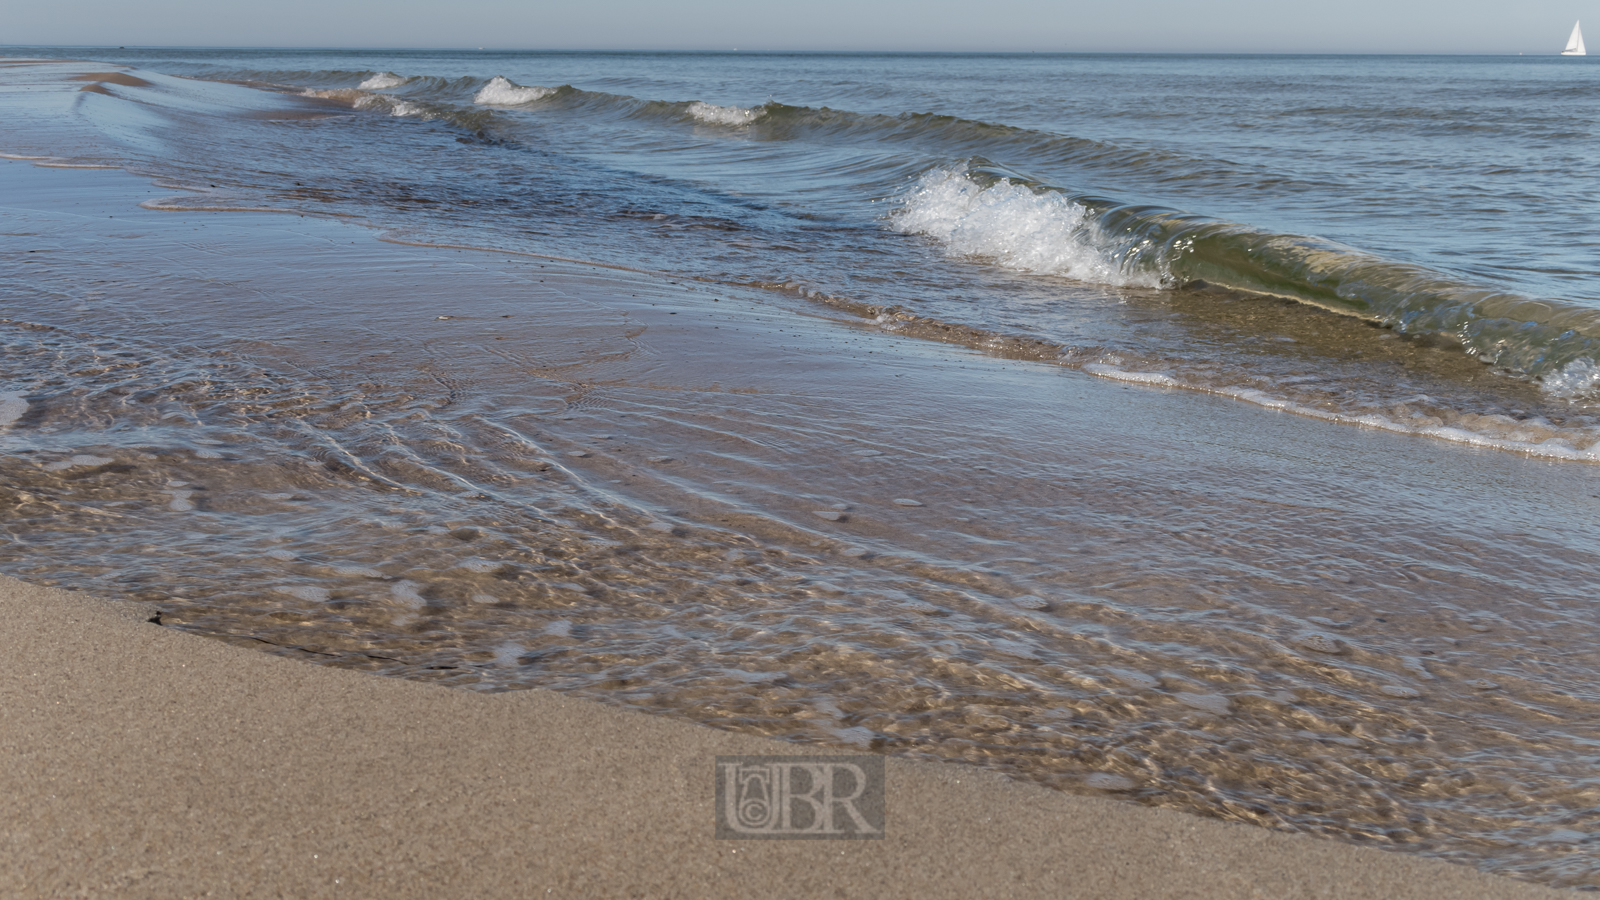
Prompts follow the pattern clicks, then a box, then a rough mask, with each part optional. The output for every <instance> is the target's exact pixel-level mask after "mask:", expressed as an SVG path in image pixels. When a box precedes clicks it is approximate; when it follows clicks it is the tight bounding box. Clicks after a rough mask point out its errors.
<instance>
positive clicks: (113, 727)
mask: <svg viewBox="0 0 1600 900" xmlns="http://www.w3.org/2000/svg"><path fill="white" fill-rule="evenodd" d="M0 612H3V615H4V617H5V620H6V622H7V626H6V628H5V629H4V630H3V631H0V642H3V644H0V647H3V650H0V716H3V721H4V728H3V731H0V734H3V735H4V737H0V741H3V742H4V753H5V754H6V756H7V757H9V759H10V760H11V764H10V765H7V766H5V767H0V796H4V797H6V798H7V800H6V802H5V807H6V816H5V825H4V826H0V828H4V831H3V832H0V848H3V852H4V855H5V857H6V858H7V859H8V860H9V862H8V864H7V865H6V866H5V867H0V893H5V894H6V895H7V896H13V897H46V896H78V895H84V896H95V895H99V894H102V893H114V894H115V895H116V896H119V897H189V896H203V895H215V894H224V895H232V896H243V895H273V896H294V897H308V898H309V897H324V896H374V897H376V896H382V897H393V898H406V897H419V898H421V897H438V896H443V895H450V896H475V897H530V896H648V897H748V896H797V897H798V896H823V895H831V896H871V897H921V898H941V897H952V898H959V897H973V896H1013V897H1059V896H1063V895H1064V894H1070V895H1071V896H1079V897H1099V898H1107V900H1113V898H1124V897H1126V898H1135V897H1138V898H1165V897H1173V898H1177V897H1246V896H1262V897H1274V898H1296V897H1326V898H1338V897H1349V898H1370V897H1386V898H1393V900H1410V898H1419V900H1420V898H1431V897H1438V898H1445V897H1450V898H1508V900H1509V898H1522V897H1527V898H1533V897H1558V896H1564V894H1563V893H1562V892H1558V891H1555V890H1553V889H1549V888H1543V887H1539V886H1537V885H1532V884H1527V883H1523V882H1518V881H1513V880H1511V879H1508V878H1503V877H1499V876H1493V875H1486V874H1483V873H1480V872H1477V871H1475V870H1473V869H1471V868H1468V867H1466V866H1459V865H1453V864H1450V863H1446V862H1442V861H1438V860H1431V859H1421V858H1416V857H1411V856H1404V855H1401V854H1396V853H1386V852H1383V851H1379V850H1375V849H1366V848H1360V847H1353V846H1349V845H1347V844H1342V843H1338V842H1335V841H1327V840H1320V839H1317V838H1312V837H1307V836H1302V835H1289V834H1282V833H1276V832H1271V831H1267V830H1265V829H1260V828H1251V827H1246V826H1240V825H1230V824H1226V823H1222V822H1216V821H1210V820H1205V819H1200V818H1195V817H1192V816H1188V815H1185V814H1182V813H1177V812H1173V811H1169V810H1158V809H1147V808H1144V807H1139V806H1135V805H1131V804H1124V803H1118V802H1115V801H1112V800H1106V799H1099V798H1093V797H1074V796H1069V795H1066V794H1062V793H1059V792H1056V791H1051V790H1048V789H1044V788H1038V787H1033V786H1029V785H1024V784H1018V783H1015V782H1012V781H1009V780H1008V779H1005V778H1003V777H1001V776H999V775H996V774H993V773H989V772H984V771H981V770H977V769H973V768H970V767H967V766H960V765H939V764H933V763H920V762H913V761H907V760H903V759H898V758H893V757H891V758H889V759H887V760H886V763H887V785H888V796H887V800H886V807H887V813H888V821H887V827H886V831H887V835H886V837H885V839H884V840H882V841H838V842H835V841H718V840H714V839H713V838H712V834H713V827H712V812H713V811H712V801H713V794H714V791H713V789H712V784H711V781H712V758H713V757H715V756H716V755H718V754H724V755H726V754H763V755H766V754H780V755H782V754H793V753H795V752H797V751H798V750H799V749H800V748H798V747H797V746H796V745H794V744H787V743H779V742H775V741H767V740H763V739H760V738H755V737H749V736H745V735H737V734H731V733H727V732H721V731H715V730H712V729H709V728H704V727H701V726H697V725H693V724H689V723H685V722H680V721H675V720H669V719H664V718H659V717H653V716H646V715H643V714H640V713H634V712H628V711H624V710H617V709H612V708H609V707H605V706H602V705H600V704H598V703H594V702H591V701H585V700H579V699H573V698H569V697H564V696H561V695H559V694H556V693H553V692H549V691H540V690H534V691H524V692H515V693H507V694H489V695H484V694H474V693H469V692H464V691H453V690H449V689H446V688H440V687H434V686H430V685H425V684H417V683H414V682H408V681H401V680H396V679H387V678H379V677H374V676H369V675H364V674H361V673H355V672H347V671H340V670H337V669H329V668H325V667H318V666H310V665H305V664H302V663H298V662H295V661H291V660H284V659H277V658H273V657H271V656H268V655H267V654H263V653H257V652H252V651H249V650H243V649H240V648H236V647H230V646H226V645H224V644H222V643H221V642H218V641H208V640H204V639H202V638H200V637H197V636H194V635H186V634H180V633H177V632H174V631H172V630H171V629H167V628H162V627H160V626H157V625H152V624H149V623H148V622H147V621H146V619H147V618H148V617H149V615H150V608H149V607H147V606H142V605H140V604H136V603H128V602H112V601H104V600H99V599H96V598H93V597H88V596H84V595H81V594H74V593H70V592H67V591H62V590H58V589H54V588H46V587H40V586H36V585H29V584H25V583H22V582H19V581H16V580H14V579H10V578H3V579H0ZM810 752H818V753H834V752H837V751H829V750H824V749H813V750H811V751H810Z"/></svg>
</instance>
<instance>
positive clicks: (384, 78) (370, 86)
mask: <svg viewBox="0 0 1600 900" xmlns="http://www.w3.org/2000/svg"><path fill="white" fill-rule="evenodd" d="M410 80H411V79H409V78H406V77H405V76H403V75H396V74H395V73H393V72H379V73H378V74H376V75H374V76H372V77H371V78H368V79H367V80H366V81H363V82H361V84H360V85H358V87H360V88H361V89H362V90H363V91H381V90H383V89H384V88H392V87H399V86H400V85H402V84H405V83H406V82H408V81H410Z"/></svg>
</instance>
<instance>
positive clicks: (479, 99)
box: [472, 75, 556, 106]
mask: <svg viewBox="0 0 1600 900" xmlns="http://www.w3.org/2000/svg"><path fill="white" fill-rule="evenodd" d="M555 92H556V89H555V88H547V87H537V86H534V87H524V86H522V85H520V84H517V83H515V82H513V81H511V80H510V79H508V78H505V77H503V76H500V75H496V76H495V77H493V78H491V79H489V83H488V84H485V85H484V86H483V87H482V88H480V89H479V90H478V92H477V93H476V94H474V95H473V97H472V102H473V103H476V104H478V105H479V106H522V105H524V104H527V103H533V102H534V101H537V100H543V99H544V98H546V97H548V96H550V95H551V94H554V93H555Z"/></svg>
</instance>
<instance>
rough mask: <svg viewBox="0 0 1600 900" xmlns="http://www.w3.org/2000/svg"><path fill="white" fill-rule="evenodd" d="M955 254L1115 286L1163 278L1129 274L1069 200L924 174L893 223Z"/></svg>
mask: <svg viewBox="0 0 1600 900" xmlns="http://www.w3.org/2000/svg"><path fill="white" fill-rule="evenodd" d="M890 222H891V225H892V227H893V228H894V229H895V230H896V231H900V232H903V233H905V234H921V235H926V236H928V237H931V238H933V239H935V240H937V241H939V242H940V243H942V244H943V245H944V246H945V247H946V249H948V250H949V251H950V252H951V253H952V254H955V255H957V256H967V257H974V258H977V259H983V260H988V261H991V262H994V263H996V264H998V265H1001V266H1004V267H1006V268H1009V269H1016V270H1019V271H1022V272H1032V273H1036V274H1041V275H1060V276H1064V277H1067V278H1073V279H1077V280H1079V281H1088V282H1093V283H1096V284H1110V285H1129V284H1133V285H1143V286H1147V287H1158V286H1160V284H1161V278H1160V276H1159V274H1153V273H1145V272H1138V271H1133V272H1129V271H1125V270H1124V268H1123V267H1122V266H1121V265H1120V264H1119V262H1118V259H1117V256H1116V254H1115V249H1114V247H1112V246H1111V245H1110V244H1109V243H1108V242H1107V241H1105V240H1104V239H1103V238H1102V236H1101V234H1100V230H1099V228H1098V227H1097V224H1096V222H1095V221H1094V219H1093V217H1092V216H1091V214H1090V210H1089V209H1088V208H1087V207H1085V206H1084V205H1083V204H1081V203H1078V202H1076V201H1075V200H1073V199H1072V198H1071V197H1069V196H1067V195H1066V194H1063V193H1060V192H1054V191H1038V192H1036V191H1033V190H1031V189H1029V188H1028V187H1026V186H1024V185H1021V184H1016V183H1013V182H1011V181H1008V180H1000V181H997V182H995V183H993V184H989V185H983V184H980V183H978V182H977V181H975V180H973V179H972V178H971V177H969V176H968V175H967V173H966V172H965V171H963V170H959V169H940V170H936V171H933V172H929V173H927V174H926V175H924V176H923V177H922V178H921V179H920V180H919V181H918V182H917V185H916V187H915V188H913V189H912V191H911V192H910V193H909V194H908V195H907V196H906V197H905V198H904V201H903V205H902V206H901V207H900V209H899V210H897V211H896V212H895V213H894V214H893V215H892V216H891V219H890Z"/></svg>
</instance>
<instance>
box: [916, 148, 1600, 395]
mask: <svg viewBox="0 0 1600 900" xmlns="http://www.w3.org/2000/svg"><path fill="white" fill-rule="evenodd" d="M899 202H900V205H899V207H898V208H897V209H896V210H895V211H894V212H892V213H891V214H890V216H889V225H890V227H891V228H893V229H895V230H897V231H901V232H904V233H907V234H919V235H925V236H927V237H930V238H933V239H934V240H936V241H938V242H939V243H940V244H941V245H943V246H944V247H945V248H946V249H947V251H948V252H950V253H951V254H953V255H957V256H964V257H971V258H975V259H980V260H983V261H987V262H991V263H993V264H996V265H1000V266H1004V267H1006V268H1010V269H1015V270H1018V271H1023V272H1030V273H1036V274H1044V275H1056V276H1062V277H1066V278H1072V279H1075V280H1079V281H1086V282H1092V283H1096V284H1107V285H1117V286H1128V285H1131V286H1144V287H1179V286H1184V285H1197V284H1198V285H1213V286H1217V287H1221V288H1226V289H1228V290H1233V291H1239V292H1243V293H1249V294H1256V295H1264V296H1274V297H1282V298H1285V299H1290V300H1295V301H1298V302H1301V303H1306V304H1309V305H1312V306H1317V307H1321V308H1323V309H1326V310H1329V311H1332V312H1337V313H1342V314H1346V315H1352V316H1358V317H1361V318H1364V319H1368V320H1370V321H1374V322H1378V323H1381V324H1383V325H1385V326H1388V327H1390V328H1392V329H1394V330H1395V331H1397V332H1400V333H1402V334H1413V335H1437V336H1441V337H1446V338H1448V339H1450V340H1451V341H1454V342H1457V343H1459V344H1460V346H1461V347H1462V349H1463V350H1465V351H1466V352H1467V353H1469V354H1471V355H1473V356H1476V357H1478V358H1479V359H1481V360H1482V361H1483V362H1485V363H1488V364H1490V365H1492V366H1495V367H1497V368H1499V369H1502V370H1505V371H1507V372H1510V373H1514V374H1517V375H1522V376H1527V377H1530V378H1534V379H1537V380H1538V381H1539V382H1540V383H1541V385H1542V386H1543V387H1544V389H1545V390H1546V391H1547V392H1549V393H1551V394H1554V395H1556V396H1560V397H1564V398H1567V399H1600V365H1597V364H1596V359H1597V357H1600V311H1596V310H1593V309H1590V308H1587V307H1582V306H1578V305H1576V304H1567V303H1562V302H1559V301H1554V300H1538V299H1533V298H1529V297H1524V296H1521V295H1517V294H1512V293H1509V292H1505V291H1499V290H1494V289H1491V288H1486V287H1482V286H1479V285H1473V284H1469V283H1466V282H1464V281H1461V280H1457V279H1454V278H1452V277H1450V276H1449V275H1446V274H1444V273H1441V272H1437V271H1433V270H1430V269H1428V268H1425V267H1423V266H1417V265H1412V264H1407V263H1400V262H1395V261H1392V260H1386V259H1383V258H1381V257H1378V256H1375V255H1373V254H1370V253H1366V252H1363V251H1361V250H1357V249H1355V248H1353V247H1349V246H1345V245H1343V244H1339V243H1337V242H1334V241H1328V240H1324V239H1321V238H1316V237H1310V236H1305V235H1293V234H1278V233H1273V232H1268V231H1262V230H1259V229H1255V228H1252V227H1250V226H1247V225H1240V224H1236V223H1232V222H1226V221H1222V220H1218V219H1212V218H1208V217H1205V216H1198V215H1194V214H1190V213H1184V212H1181V211H1178V210H1173V209H1166V208H1162V207H1156V206H1137V205H1129V204H1120V203H1117V202H1115V201H1111V200H1107V199H1104V198H1098V197H1092V196H1088V195H1084V194H1075V193H1073V192H1071V191H1068V190H1065V189H1062V188H1059V187H1055V186H1051V185H1045V184H1041V183H1038V182H1034V181H1031V180H1029V179H1027V178H1025V177H1024V176H1021V175H1017V174H1016V173H1012V172H1008V171H1005V170H1002V169H1000V168H999V167H996V166H993V165H991V164H988V163H987V161H985V160H977V161H974V162H973V163H972V164H969V165H967V166H964V167H956V168H941V169H936V170H933V171H931V172H928V173H926V174H924V175H923V176H922V177H921V178H920V179H919V180H918V181H917V182H916V184H915V185H914V186H913V187H912V188H911V189H910V190H909V191H907V192H905V193H904V194H903V195H902V196H901V197H900V198H899Z"/></svg>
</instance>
